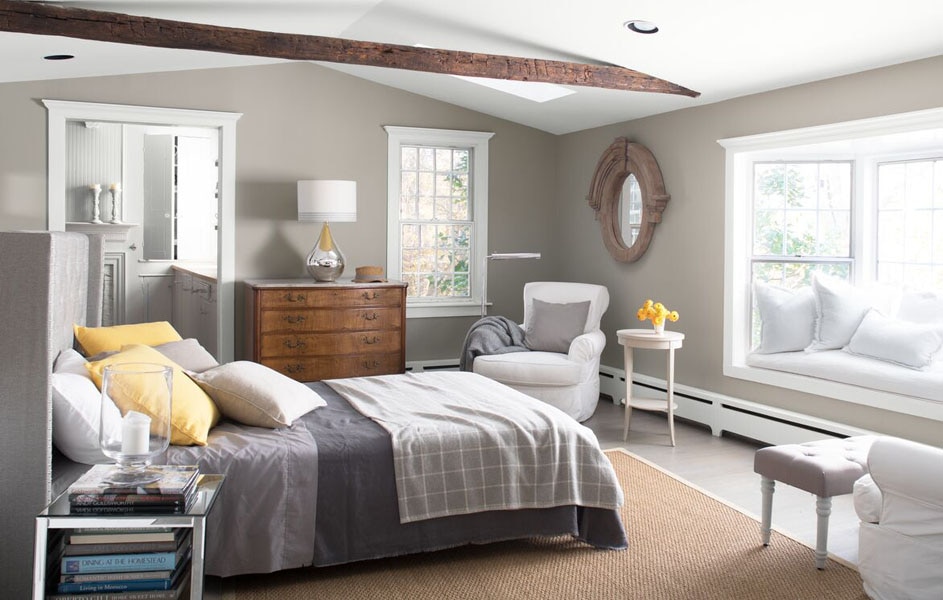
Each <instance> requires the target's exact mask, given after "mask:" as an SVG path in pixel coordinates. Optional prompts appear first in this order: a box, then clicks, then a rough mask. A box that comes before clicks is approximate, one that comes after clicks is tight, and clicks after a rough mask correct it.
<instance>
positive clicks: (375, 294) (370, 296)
mask: <svg viewBox="0 0 943 600" xmlns="http://www.w3.org/2000/svg"><path fill="white" fill-rule="evenodd" d="M379 297H380V292H373V294H371V293H370V292H364V293H363V299H364V300H376V299H377V298H379Z"/></svg>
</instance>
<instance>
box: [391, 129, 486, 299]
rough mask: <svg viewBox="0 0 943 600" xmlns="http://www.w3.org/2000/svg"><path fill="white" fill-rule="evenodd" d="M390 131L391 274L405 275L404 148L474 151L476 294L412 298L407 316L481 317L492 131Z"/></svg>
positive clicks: (472, 259) (471, 262) (473, 268)
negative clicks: (402, 241) (402, 218)
mask: <svg viewBox="0 0 943 600" xmlns="http://www.w3.org/2000/svg"><path fill="white" fill-rule="evenodd" d="M383 129H384V130H385V131H386V132H387V163H388V171H387V254H386V256H387V266H386V272H387V277H389V278H390V279H401V278H402V264H403V262H402V247H401V244H400V195H401V158H400V156H401V154H400V152H401V148H402V146H411V145H415V146H431V147H440V148H467V149H470V151H471V162H470V164H469V170H470V171H471V174H470V175H471V180H470V181H469V188H470V197H469V203H470V206H469V208H470V210H471V214H472V231H473V233H472V236H471V237H472V239H471V245H470V255H469V275H470V287H471V293H470V296H469V297H467V298H417V297H409V298H407V303H406V317H407V318H422V317H457V316H476V315H478V314H479V311H480V304H481V293H482V287H483V280H482V273H481V269H480V265H481V264H482V262H483V261H484V259H485V256H487V253H488V141H489V140H490V139H491V137H492V136H494V133H491V132H481V131H459V130H450V129H427V128H419V127H398V126H393V125H386V126H384V127H383Z"/></svg>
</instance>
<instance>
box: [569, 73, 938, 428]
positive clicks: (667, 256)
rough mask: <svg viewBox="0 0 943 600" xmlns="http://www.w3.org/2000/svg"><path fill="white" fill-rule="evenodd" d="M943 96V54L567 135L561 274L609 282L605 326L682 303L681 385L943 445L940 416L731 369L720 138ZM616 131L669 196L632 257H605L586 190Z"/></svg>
mask: <svg viewBox="0 0 943 600" xmlns="http://www.w3.org/2000/svg"><path fill="white" fill-rule="evenodd" d="M939 106H943V57H936V58H933V59H928V60H923V61H918V62H913V63H908V64H904V65H900V66H895V67H889V68H885V69H879V70H875V71H869V72H865V73H859V74H855V75H850V76H846V77H841V78H837V79H831V80H827V81H822V82H818V83H811V84H807V85H802V86H797V87H792V88H786V89H782V90H777V91H773V92H768V93H764V94H758V95H754V96H747V97H743V98H738V99H734V100H728V101H726V102H719V103H716V104H710V105H706V106H703V107H697V108H691V109H686V110H681V111H676V112H673V113H667V114H663V115H658V116H654V117H649V118H646V119H639V120H636V121H632V122H628V123H622V124H618V125H612V126H607V127H602V128H597V129H593V130H587V131H582V132H578V133H573V134H569V135H565V136H561V137H560V139H559V140H558V144H559V146H558V147H559V161H560V162H559V164H560V168H559V169H558V175H557V182H558V189H559V196H558V197H557V202H558V208H557V214H558V220H557V227H558V228H559V229H558V236H561V237H563V239H565V240H566V248H567V252H566V254H565V255H564V259H563V262H562V263H561V264H560V269H561V270H560V273H561V274H562V276H563V277H565V278H567V277H568V278H579V277H585V278H586V279H588V280H592V281H596V282H599V283H603V284H604V285H606V286H608V288H609V293H610V295H611V298H612V300H611V302H610V305H609V311H608V312H607V313H606V316H605V318H604V319H603V328H604V330H605V331H606V332H607V334H609V332H614V331H615V330H617V329H621V328H626V327H636V326H639V322H638V321H637V320H636V318H635V311H636V309H637V308H638V307H639V306H640V305H641V304H642V302H644V301H645V299H646V298H654V299H656V300H661V301H663V302H664V303H665V304H666V305H667V306H669V307H670V308H673V309H676V310H678V311H679V312H680V313H681V320H680V321H678V323H676V324H675V323H672V324H670V326H669V329H671V328H674V329H677V330H679V331H683V332H684V333H685V335H686V338H685V341H684V348H683V349H682V350H680V351H679V352H678V353H677V357H676V360H677V364H676V371H675V374H676V375H675V380H676V381H677V382H678V383H683V384H685V385H690V386H694V387H698V388H701V389H706V390H710V391H713V392H717V393H721V394H726V395H730V396H734V397H738V398H743V399H747V400H753V401H756V402H761V403H764V404H770V405H774V406H777V407H781V408H785V409H789V410H795V411H798V412H802V413H806V414H810V415H815V416H818V417H821V418H825V419H831V420H835V421H839V422H843V423H847V424H850V425H854V426H858V427H863V428H866V429H873V430H876V431H881V432H886V433H889V434H894V435H900V436H906V437H910V438H912V439H917V440H922V441H925V442H931V443H936V444H939V443H940V440H941V439H943V424H941V423H940V422H933V421H927V420H923V419H918V418H914V417H907V416H903V415H899V414H896V413H890V412H887V411H882V410H877V409H873V408H869V407H866V406H859V405H855V404H849V403H845V402H841V401H837V400H831V399H826V398H821V397H817V396H811V395H807V394H801V393H797V392H792V391H790V390H786V389H783V388H778V387H772V386H766V385H760V384H754V383H750V382H747V381H743V380H738V379H733V378H728V377H724V375H723V302H724V159H725V154H724V149H723V148H722V147H721V146H720V145H719V144H718V143H717V140H719V139H723V138H729V137H736V136H743V135H751V134H757V133H765V132H771V131H780V130H785V129H793V128H797V127H808V126H813V125H821V124H828V123H835V122H840V121H849V120H853V119H861V118H866V117H875V116H880V115H887V114H893V113H900V112H908V111H914V110H920V109H927V108H935V107H939ZM618 136H626V137H628V138H629V139H630V140H632V141H637V142H641V143H642V144H645V145H646V146H648V148H649V149H651V151H652V152H653V153H654V155H655V158H656V159H657V160H658V163H659V165H660V167H661V170H662V174H663V176H664V179H665V186H666V188H667V191H668V193H669V194H671V200H670V202H669V203H668V207H667V208H666V210H665V213H664V215H663V217H664V218H663V222H662V223H661V224H659V225H658V226H657V228H656V230H655V238H654V240H653V241H652V244H651V246H650V247H649V249H648V252H647V253H646V254H645V255H644V256H643V257H642V259H641V260H639V261H638V262H636V263H632V264H622V263H616V262H615V261H614V260H612V259H611V258H610V257H609V254H608V252H607V251H606V249H605V247H604V246H603V244H602V241H601V238H600V234H599V227H598V223H596V222H594V221H593V212H592V210H591V209H590V208H589V207H588V205H587V203H586V200H585V197H586V193H587V190H588V189H589V184H590V181H591V179H592V174H593V171H594V169H595V165H596V161H597V160H598V158H599V156H600V155H601V154H602V152H603V151H604V150H605V149H606V148H607V147H608V145H609V144H611V143H612V141H613V139H615V138H616V137H618ZM564 167H565V168H564ZM564 226H565V229H564ZM609 335H610V337H609V344H608V345H607V347H606V352H605V354H604V355H603V360H602V362H603V364H607V365H612V366H621V363H622V353H621V347H620V346H619V345H618V344H616V343H615V339H614V338H615V335H614V333H613V334H609ZM635 370H636V371H638V372H642V373H645V374H648V375H651V376H654V377H661V378H663V377H664V357H663V356H661V355H660V353H657V352H637V353H636V360H635Z"/></svg>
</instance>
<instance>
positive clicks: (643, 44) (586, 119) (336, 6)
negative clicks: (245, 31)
mask: <svg viewBox="0 0 943 600" xmlns="http://www.w3.org/2000/svg"><path fill="white" fill-rule="evenodd" d="M57 4H62V5H65V6H76V7H81V8H90V9H96V10H110V11H115V12H124V13H129V14H137V15H146V16H154V17H160V18H167V19H175V20H180V21H192V22H200V23H211V24H216V25H226V26H233V27H245V28H250V29H259V30H268V31H281V32H293V33H306V34H313V35H322V36H332V37H344V38H349V39H356V40H365V41H377V42H389V43H397V44H407V45H415V44H420V45H425V46H431V47H437V48H447V49H452V50H465V51H472V52H484V53H491V54H507V55H513V56H522V57H527V58H546V59H556V60H570V61H577V62H591V63H611V64H615V65H620V66H624V67H628V68H631V69H635V70H637V71H642V72H643V73H648V74H650V75H654V76H656V77H660V78H662V79H667V80H668V81H671V82H674V83H677V84H679V85H682V86H684V87H687V88H691V89H694V90H697V91H699V92H701V94H702V95H701V97H700V98H697V99H692V98H687V97H681V96H669V95H664V94H651V93H640V92H620V91H613V90H602V89H596V88H586V87H571V88H569V89H570V90H572V91H575V93H573V94H570V95H568V96H565V97H563V98H559V99H556V100H551V101H549V102H544V103H536V102H532V101H530V100H524V99H521V98H517V97H515V96H512V95H509V94H506V93H503V92H499V91H496V90H493V89H490V88H486V87H482V86H478V85H475V84H473V83H469V82H468V81H464V80H460V79H457V78H455V77H450V76H447V75H433V74H427V73H417V72H412V71H400V70H393V69H382V68H376V67H360V66H348V65H327V64H326V63H325V64H326V66H330V67H332V68H335V69H338V70H340V71H343V72H346V73H349V74H351V75H355V76H357V77H362V78H364V79H369V80H372V81H376V82H378V83H382V84H384V85H389V86H393V87H397V88H401V89H404V90H408V91H411V92H415V93H418V94H422V95H425V96H429V97H432V98H436V99H439V100H443V101H445V102H450V103H452V104H457V105H459V106H464V107H467V108H470V109H473V110H477V111H480V112H483V113H487V114H491V115H495V116H497V117H501V118H505V119H509V120H511V121H516V122H518V123H522V124H524V125H529V126H532V127H535V128H538V129H542V130H545V131H548V132H551V133H558V134H559V133H568V132H572V131H579V130H583V129H588V128H591V127H597V126H601V125H607V124H610V123H616V122H621V121H626V120H630V119H635V118H639V117H643V116H647V115H652V114H657V113H662V112H667V111H671V110H676V109H680V108H686V107H689V106H696V105H699V104H706V103H711V102H717V101H720V100H725V99H728V98H733V97H737V96H743V95H746V94H752V93H757V92H762V91H766V90H771V89H776V88H781V87H786V86H790V85H796V84H799V83H805V82H809V81H815V80H819V79H825V78H829V77H835V76H838V75H844V74H848V73H854V72H858V71H864V70H868V69H874V68H878V67H883V66H887V65H893V64H897V63H902V62H907V61H911V60H917V59H920V58H927V57H931V56H938V55H943V1H941V0H897V1H895V2H890V1H887V0H789V1H788V2H779V3H771V2H762V1H757V0H718V1H716V2H704V1H703V0H672V1H666V0H638V1H634V2H633V1H628V2H627V1H625V0H622V1H616V0H470V1H466V2H449V1H444V0H271V1H265V0H256V1H249V0H192V1H189V0H96V1H88V2H86V1H74V0H71V1H70V0H65V1H61V2H57ZM629 19H645V20H649V21H653V22H655V23H656V24H657V25H658V26H659V28H660V29H661V31H660V32H659V33H657V34H654V35H639V34H636V33H631V32H629V31H627V30H626V29H625V28H624V27H623V23H624V22H625V21H627V20H629ZM47 54H74V55H75V57H76V58H75V59H73V60H68V61H45V60H43V59H42V57H43V56H44V55H47ZM0 56H3V57H5V58H4V60H3V61H2V62H0V82H12V81H30V80H37V79H60V78H70V77H86V76H96V75H114V74H125V73H141V72H150V71H170V70H181V69H202V68H212V67H225V66H236V65H247V64H264V63H271V62H276V61H273V60H270V59H261V58H254V57H244V56H230V55H222V54H214V53H207V52H193V51H181V50H166V49H156V48H143V47H136V46H120V47H119V46H117V45H114V44H107V43H100V42H87V41H83V40H73V39H68V38H55V37H46V36H30V35H22V34H13V33H0ZM9 57H15V59H14V60H10V59H9ZM940 76H941V77H943V73H941V74H940ZM901 92H902V93H906V90H904V89H902V90H901Z"/></svg>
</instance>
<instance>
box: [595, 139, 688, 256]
mask: <svg viewBox="0 0 943 600" xmlns="http://www.w3.org/2000/svg"><path fill="white" fill-rule="evenodd" d="M629 175H635V178H636V180H637V181H638V185H639V189H640V190H641V195H642V220H641V224H640V227H639V232H638V236H637V237H636V238H635V242H634V243H632V244H631V245H626V242H625V237H624V236H623V235H622V226H621V224H620V223H621V218H620V217H621V215H620V214H619V211H620V202H619V200H620V197H621V196H622V186H623V184H624V183H625V180H626V179H627V178H628V177H629ZM670 199H671V196H670V195H668V193H667V192H665V182H664V180H663V179H662V176H661V169H660V168H659V167H658V162H657V161H656V160H655V156H654V155H653V154H652V153H651V151H650V150H649V149H648V148H646V147H645V146H643V145H642V144H637V143H634V142H630V141H629V140H628V138H624V137H619V138H616V140H615V141H614V142H613V143H612V145H611V146H609V147H608V148H607V149H606V151H605V152H603V155H602V158H600V159H599V164H597V165H596V172H595V173H594V174H593V181H592V183H591V184H590V188H589V195H588V196H587V197H586V200H587V201H588V202H589V205H590V207H591V208H592V209H593V210H594V211H596V218H597V220H599V226H600V228H601V229H602V239H603V242H604V243H605V245H606V249H607V250H609V254H610V255H611V256H612V258H614V259H616V260H617V261H619V262H635V261H636V260H638V259H640V258H641V257H642V255H643V254H645V251H646V250H648V245H649V244H650V243H651V241H652V237H653V236H654V234H655V225H657V224H658V223H661V213H662V212H664V210H665V206H667V205H668V200H670Z"/></svg>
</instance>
